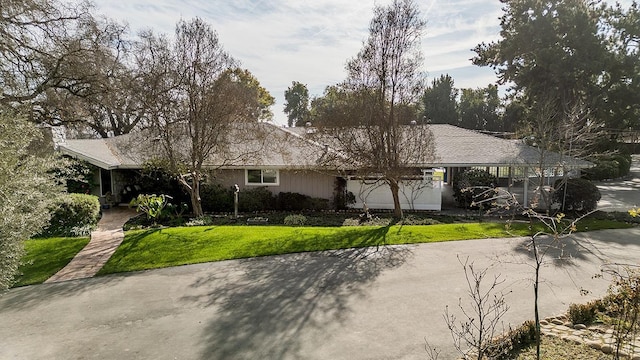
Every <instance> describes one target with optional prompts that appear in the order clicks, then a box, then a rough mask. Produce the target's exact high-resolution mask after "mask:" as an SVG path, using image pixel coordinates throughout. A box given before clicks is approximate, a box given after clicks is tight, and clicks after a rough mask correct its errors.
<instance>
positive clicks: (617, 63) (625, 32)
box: [594, 1, 640, 140]
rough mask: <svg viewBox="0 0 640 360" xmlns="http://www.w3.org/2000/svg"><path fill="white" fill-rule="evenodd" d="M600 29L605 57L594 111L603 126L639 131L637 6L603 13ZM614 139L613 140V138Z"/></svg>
mask: <svg viewBox="0 0 640 360" xmlns="http://www.w3.org/2000/svg"><path fill="white" fill-rule="evenodd" d="M602 23H603V25H602V27H603V28H606V29H609V32H608V36H607V37H606V39H605V40H606V45H607V49H608V50H609V58H608V62H607V67H606V69H605V72H604V73H603V74H602V77H601V82H602V86H601V88H602V91H601V92H600V93H601V94H602V97H603V99H602V102H601V103H600V106H598V107H597V108H595V109H594V110H595V111H596V112H597V116H598V117H599V118H601V119H602V120H603V122H604V123H605V125H606V127H608V128H613V129H629V128H631V129H636V130H638V129H640V6H639V5H638V3H637V2H635V1H634V2H633V3H632V4H631V6H630V7H629V8H628V9H624V8H622V6H621V5H620V4H616V5H615V6H613V7H609V8H606V9H605V10H604V15H603V20H602ZM613 140H615V139H613Z"/></svg>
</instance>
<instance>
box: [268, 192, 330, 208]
mask: <svg viewBox="0 0 640 360" xmlns="http://www.w3.org/2000/svg"><path fill="white" fill-rule="evenodd" d="M328 208H329V200H327V199H319V198H312V197H311V196H308V195H303V194H299V193H292V192H281V193H279V194H278V195H277V196H276V210H281V211H302V210H313V211H319V210H327V209H328Z"/></svg>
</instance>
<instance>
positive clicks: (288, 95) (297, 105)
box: [284, 81, 310, 127]
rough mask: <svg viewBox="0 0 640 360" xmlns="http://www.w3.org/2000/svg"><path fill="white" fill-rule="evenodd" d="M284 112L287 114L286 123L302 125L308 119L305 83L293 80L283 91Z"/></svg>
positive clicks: (307, 99)
mask: <svg viewBox="0 0 640 360" xmlns="http://www.w3.org/2000/svg"><path fill="white" fill-rule="evenodd" d="M284 99H285V101H286V102H285V104H284V112H285V113H286V114H287V117H288V121H287V124H288V125H289V127H291V126H294V125H295V126H304V124H305V123H306V122H307V121H308V119H309V114H310V113H309V90H308V89H307V85H305V84H302V83H300V82H297V81H293V82H292V83H291V86H290V87H289V88H287V90H285V92H284Z"/></svg>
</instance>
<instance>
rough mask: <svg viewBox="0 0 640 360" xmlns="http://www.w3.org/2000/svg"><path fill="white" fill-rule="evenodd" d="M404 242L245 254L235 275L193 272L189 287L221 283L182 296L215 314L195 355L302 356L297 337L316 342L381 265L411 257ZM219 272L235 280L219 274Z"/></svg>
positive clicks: (342, 318)
mask: <svg viewBox="0 0 640 360" xmlns="http://www.w3.org/2000/svg"><path fill="white" fill-rule="evenodd" d="M410 249H411V248H410V247H407V246H387V247H380V248H378V249H376V248H375V247H370V248H359V249H349V250H337V251H325V252H320V253H301V254H292V255H286V256H277V257H273V258H258V259H248V260H243V261H241V262H240V263H239V264H240V265H239V267H238V272H239V273H238V272H236V273H235V274H234V275H228V274H212V275H210V276H208V277H205V278H199V279H197V280H196V281H195V282H194V283H193V284H192V285H191V286H192V287H194V288H200V287H207V286H210V284H211V283H212V282H214V283H222V284H225V285H222V286H215V287H212V288H215V290H213V291H212V292H210V293H208V294H206V295H201V296H196V297H184V298H183V299H182V301H185V302H188V303H191V304H193V303H196V304H197V306H202V307H208V308H210V307H213V308H216V309H217V311H218V313H219V314H218V316H217V320H216V321H215V322H212V323H210V324H208V325H207V326H206V330H205V331H204V338H203V339H202V342H203V343H204V344H203V353H202V356H201V358H202V359H230V358H234V359H242V358H261V359H280V358H286V357H292V356H293V357H294V358H295V357H299V356H301V355H302V354H301V353H300V351H301V350H300V346H301V345H302V344H306V345H308V344H309V341H311V342H319V343H322V341H323V334H327V333H329V332H331V327H332V326H337V324H342V323H343V322H344V321H345V320H346V318H347V317H348V316H349V314H350V310H349V309H350V301H353V300H354V298H356V299H357V298H358V297H362V296H365V295H366V293H367V287H368V286H370V285H372V283H373V282H374V281H375V280H376V278H377V277H379V276H380V275H381V274H382V273H383V272H384V271H385V270H388V269H393V268H397V267H399V266H401V265H402V264H404V263H405V262H406V261H407V259H408V258H409V257H411V256H413V254H412V250H410ZM226 276H234V280H233V281H225V280H224V279H225V277H226ZM236 276H237V278H235V277H236Z"/></svg>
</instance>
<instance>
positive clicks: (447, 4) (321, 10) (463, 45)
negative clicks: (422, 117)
mask: <svg viewBox="0 0 640 360" xmlns="http://www.w3.org/2000/svg"><path fill="white" fill-rule="evenodd" d="M388 3H390V0H387V1H380V0H367V1H348V2H346V1H343V0H304V1H301V0H281V1H273V0H237V1H226V0H188V1H183V2H176V1H173V0H128V1H126V2H124V1H101V2H97V7H98V10H99V11H101V12H103V13H104V14H105V15H107V16H109V17H111V18H114V19H118V20H124V21H127V22H128V23H129V25H130V27H131V29H132V30H133V31H134V32H137V31H138V30H141V29H145V28H153V29H154V31H156V32H158V33H167V34H169V35H171V34H173V32H174V29H175V23H176V22H177V21H178V20H180V19H190V18H192V17H195V16H199V17H201V18H202V19H204V20H205V21H207V22H209V23H210V24H211V26H212V27H213V28H214V29H215V30H216V31H217V32H218V34H219V36H220V40H221V42H222V44H223V46H224V47H225V49H226V50H227V51H229V53H231V54H232V55H233V56H234V57H235V58H237V59H239V60H240V61H241V62H242V66H243V67H245V68H247V69H249V71H251V72H252V73H253V74H254V75H255V76H256V77H257V78H258V80H259V81H260V83H261V84H262V85H263V86H264V87H265V88H266V89H267V90H269V92H271V94H272V95H273V96H274V97H275V98H276V101H277V104H276V106H275V107H274V109H273V111H274V114H275V116H276V120H277V121H278V122H279V123H285V122H286V116H285V115H284V114H283V113H282V109H283V102H284V91H285V90H286V89H287V87H289V86H290V85H291V82H292V81H300V82H302V83H305V84H307V86H308V88H309V92H310V93H311V94H314V95H321V94H322V92H323V90H324V88H325V87H326V86H328V85H332V84H335V83H337V82H340V81H341V80H343V79H344V77H345V71H344V65H345V63H346V61H347V60H348V59H349V58H351V57H353V56H355V55H356V54H357V53H358V51H359V50H360V48H361V47H362V42H363V41H364V40H365V39H366V37H367V35H368V25H369V21H370V19H371V17H372V14H373V7H374V5H386V4H388ZM419 4H420V7H421V11H422V15H423V16H424V17H425V18H426V20H427V31H426V36H425V37H424V40H423V51H424V54H425V70H426V71H428V72H429V74H435V73H438V75H439V74H440V73H449V74H450V75H452V76H453V77H454V80H455V81H456V83H457V84H459V83H464V84H471V83H472V82H473V81H478V84H479V85H478V86H485V85H486V84H487V83H488V82H487V80H488V79H489V78H490V76H489V75H487V72H485V71H483V70H486V69H479V68H477V67H474V66H472V65H471V63H470V61H469V59H470V58H471V57H472V56H473V53H472V52H471V51H470V49H471V48H472V47H474V46H475V45H477V44H478V43H479V42H482V41H491V40H493V39H495V38H496V37H497V34H498V31H499V21H498V17H499V16H500V14H501V12H500V2H498V1H496V0H444V1H443V0H431V1H424V2H419ZM476 71H477V75H476V74H475V72H476ZM458 76H464V79H458V78H457V77H458Z"/></svg>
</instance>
